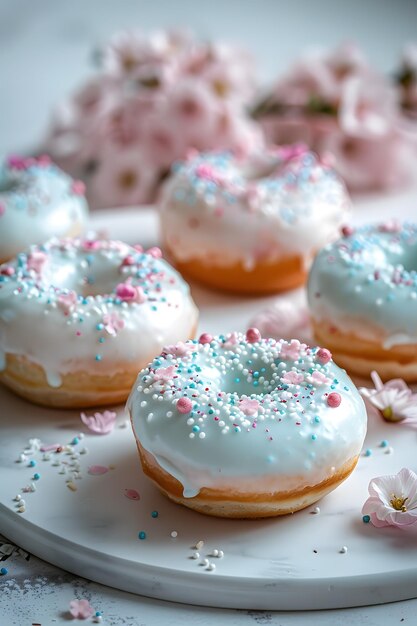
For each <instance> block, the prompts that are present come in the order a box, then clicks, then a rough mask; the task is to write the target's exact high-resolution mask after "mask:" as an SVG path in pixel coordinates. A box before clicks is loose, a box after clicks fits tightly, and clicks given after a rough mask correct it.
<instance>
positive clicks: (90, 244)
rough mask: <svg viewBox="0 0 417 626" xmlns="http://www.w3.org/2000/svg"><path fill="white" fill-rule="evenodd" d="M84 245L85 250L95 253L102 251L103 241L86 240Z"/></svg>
mask: <svg viewBox="0 0 417 626" xmlns="http://www.w3.org/2000/svg"><path fill="white" fill-rule="evenodd" d="M82 245H83V248H84V250H87V251H88V252H89V251H92V252H94V251H95V250H100V248H101V241H99V240H98V239H85V240H84V241H83V243H82Z"/></svg>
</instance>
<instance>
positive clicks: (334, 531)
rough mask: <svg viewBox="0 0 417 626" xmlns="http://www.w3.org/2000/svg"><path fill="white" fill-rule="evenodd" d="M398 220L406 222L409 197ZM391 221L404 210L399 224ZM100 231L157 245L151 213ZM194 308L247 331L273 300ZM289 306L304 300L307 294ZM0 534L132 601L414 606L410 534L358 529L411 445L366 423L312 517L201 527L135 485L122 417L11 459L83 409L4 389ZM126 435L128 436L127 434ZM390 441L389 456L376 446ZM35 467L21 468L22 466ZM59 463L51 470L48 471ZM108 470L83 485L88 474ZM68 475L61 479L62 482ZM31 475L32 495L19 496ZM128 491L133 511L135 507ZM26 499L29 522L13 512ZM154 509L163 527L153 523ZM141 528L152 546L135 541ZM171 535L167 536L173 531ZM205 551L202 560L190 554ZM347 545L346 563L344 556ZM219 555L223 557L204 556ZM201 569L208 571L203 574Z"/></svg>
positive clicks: (209, 297) (106, 220)
mask: <svg viewBox="0 0 417 626" xmlns="http://www.w3.org/2000/svg"><path fill="white" fill-rule="evenodd" d="M391 205H392V206H395V207H398V199H396V198H391V199H389V198H388V200H381V201H380V202H379V201H372V202H371V201H369V200H368V201H367V203H362V205H360V206H359V209H360V212H358V213H357V217H356V221H361V222H363V221H364V213H363V208H364V207H366V206H367V207H368V215H370V217H371V219H372V218H374V219H375V218H376V217H379V218H380V217H381V216H382V215H384V214H385V215H386V216H388V215H389V209H390V206H391ZM402 206H403V211H402V215H403V216H404V217H405V216H407V215H410V207H411V206H412V203H411V196H410V199H409V200H407V198H406V200H405V201H403V203H402ZM397 215H398V213H397ZM93 223H94V227H95V228H97V227H98V228H102V227H103V226H106V227H108V229H109V231H110V234H111V235H112V236H114V237H123V236H126V235H128V234H129V235H130V236H129V237H126V238H127V239H128V240H130V241H133V240H135V241H136V240H137V241H144V243H145V244H146V245H151V244H154V243H156V241H157V236H156V235H157V233H156V224H155V221H154V218H153V216H152V215H151V213H150V212H149V211H143V212H142V213H138V212H137V213H133V212H132V211H120V212H118V213H117V215H115V213H114V212H113V213H105V214H104V213H103V214H96V216H95V217H94V220H93ZM193 294H194V296H195V299H196V302H197V304H198V305H199V307H200V309H201V324H200V327H201V330H205V331H209V332H218V331H230V330H232V329H237V330H243V329H244V328H246V327H247V325H248V321H249V320H250V318H251V317H252V316H253V314H254V313H255V312H256V311H258V310H259V309H260V308H262V307H264V306H265V304H266V303H267V302H268V301H269V300H271V299H268V298H263V299H260V300H259V299H258V300H255V299H242V298H237V297H228V296H221V295H217V294H211V293H209V292H207V291H204V290H202V289H199V288H195V289H194V288H193ZM289 297H295V298H302V294H291V296H289ZM0 407H1V409H0V411H1V416H2V417H1V422H2V426H1V433H0V532H2V533H4V534H5V535H6V536H7V537H9V538H10V539H11V540H12V541H15V542H16V543H18V544H19V545H20V546H22V547H23V548H25V549H26V550H28V551H30V552H32V553H34V554H36V555H38V556H40V557H42V558H44V559H45V560H47V561H49V562H51V563H53V564H56V565H58V566H60V567H62V568H64V569H67V570H69V571H71V572H74V573H76V574H78V575H82V576H85V577H87V578H91V579H92V580H95V581H98V582H101V583H104V584H106V585H110V586H113V587H117V588H120V589H124V590H126V591H131V592H134V593H138V594H142V595H147V596H152V597H155V598H163V599H168V600H176V601H179V602H186V603H191V604H202V605H209V606H217V607H233V608H251V609H318V608H334V607H349V606H357V605H369V604H377V603H382V602H389V601H394V600H402V599H406V598H412V597H415V596H417V531H414V530H413V529H409V530H408V531H401V530H399V529H394V528H388V529H376V528H374V527H373V526H372V525H371V524H364V523H363V521H362V516H361V507H362V504H363V502H364V501H365V499H366V497H367V485H368V482H369V480H370V479H371V478H372V477H373V476H376V475H380V474H386V473H393V472H397V471H398V470H400V469H401V468H402V467H403V466H406V467H411V468H413V469H414V470H415V469H416V468H417V462H416V458H417V455H416V452H417V434H416V432H415V431H413V430H411V429H410V427H406V426H404V425H392V424H386V423H384V422H383V421H382V420H380V418H378V417H377V416H376V415H371V416H370V423H369V431H368V436H367V440H366V443H365V448H369V449H370V450H371V451H372V454H371V455H370V456H362V457H361V458H360V460H359V464H358V467H357V469H356V470H355V472H354V473H353V475H352V476H351V477H350V478H349V479H348V480H347V481H346V482H345V483H344V484H343V485H342V486H341V487H340V488H339V489H337V490H336V491H335V492H333V493H332V494H330V495H329V496H327V497H326V498H325V499H324V500H322V501H321V502H320V503H319V507H320V513H318V514H314V513H312V511H313V509H314V507H310V508H309V509H306V510H305V511H301V512H299V513H297V514H295V515H293V516H288V517H285V518H280V519H275V520H266V521H229V520H220V519H214V518H208V517H204V516H202V515H199V514H197V513H194V512H191V511H189V510H187V509H185V508H182V507H180V506H177V505H174V504H172V503H171V502H169V501H167V500H166V499H165V498H164V497H163V496H161V495H160V494H159V493H158V492H157V490H156V489H155V488H154V487H153V486H152V485H151V484H150V483H149V482H148V480H147V479H146V478H145V477H144V476H143V474H142V472H141V469H140V465H139V460H138V457H137V452H136V448H135V442H134V438H133V435H132V432H131V429H130V426H129V425H128V426H126V425H125V421H126V415H125V413H124V410H123V409H122V408H121V409H120V410H119V411H118V413H119V416H118V423H117V426H116V428H115V430H114V432H113V433H112V434H111V435H108V436H95V435H92V434H88V433H86V434H85V437H84V438H83V439H82V440H80V442H79V443H78V444H76V445H75V446H74V450H75V451H77V450H81V449H83V448H84V447H85V448H87V449H88V452H87V453H86V454H80V455H79V457H78V458H77V459H72V458H71V456H70V455H69V454H67V453H66V452H61V453H58V454H56V453H51V454H50V457H49V459H48V460H42V457H43V455H42V453H41V452H35V453H33V454H31V455H28V456H27V460H26V461H24V462H23V463H22V462H16V460H17V459H19V455H20V454H21V452H22V451H23V450H24V448H25V446H26V445H27V444H28V441H29V439H31V438H39V439H40V440H41V441H42V442H43V443H45V444H54V443H60V444H62V445H67V444H69V443H70V442H71V441H72V440H73V438H74V436H77V435H78V433H79V432H80V431H81V432H83V427H82V424H81V421H80V419H79V413H78V412H71V411H65V412H63V411H61V412H59V411H56V410H48V409H44V408H40V407H36V406H33V405H31V404H29V403H26V402H24V401H23V400H20V399H19V398H17V397H15V396H14V395H12V394H11V393H9V392H8V391H7V390H5V389H1V390H0ZM123 426H124V427H123ZM382 440H387V441H388V442H389V447H390V448H392V452H391V453H390V454H387V453H386V452H387V448H383V447H380V443H381V441H382ZM30 459H33V460H35V461H36V466H35V467H29V466H28V465H29V460H30ZM57 459H58V460H59V461H60V465H59V466H57V465H54V462H55V461H56V460H57ZM73 462H78V463H79V464H80V475H81V478H79V479H77V478H73V483H74V484H75V485H76V487H77V490H76V491H72V490H71V489H69V488H68V487H67V483H66V481H67V480H68V479H69V478H71V477H72V473H71V468H70V464H71V463H73ZM92 465H103V466H106V467H107V468H109V466H112V469H109V471H108V472H107V473H105V474H103V475H90V474H89V473H88V468H89V467H90V466H92ZM62 467H66V474H61V473H60V472H61V471H62ZM34 473H39V475H40V479H39V480H37V481H36V482H35V485H36V491H35V492H33V493H24V492H23V489H24V488H25V487H26V486H28V485H30V483H31V479H32V477H33V475H34ZM126 489H135V490H137V491H138V493H139V494H140V500H139V501H135V500H130V499H128V498H127V497H126V496H125V490H126ZM18 493H19V494H22V496H23V498H24V500H25V502H26V505H25V506H26V511H25V512H24V513H18V512H17V506H18V505H17V504H16V502H15V501H14V497H15V496H16V494H18ZM153 511H157V512H158V516H157V517H152V512H153ZM141 531H144V532H145V533H146V539H143V540H141V539H139V537H138V533H140V532H141ZM173 532H174V534H175V533H177V536H176V537H172V536H171V533H173ZM198 541H204V546H203V547H202V548H201V549H200V550H199V552H200V558H198V559H195V560H194V559H192V558H190V557H191V556H192V555H193V552H194V550H193V549H192V546H194V545H195V544H196V542H198ZM343 546H346V547H347V552H344V553H342V552H341V549H342V547H343ZM215 549H217V550H223V551H224V557H223V558H222V559H218V558H216V557H213V556H210V554H212V552H213V550H215ZM206 558H207V559H208V560H209V562H210V563H213V564H214V565H215V566H216V568H215V569H214V570H213V571H210V570H208V569H207V567H206V566H205V565H203V564H201V562H202V560H203V559H206Z"/></svg>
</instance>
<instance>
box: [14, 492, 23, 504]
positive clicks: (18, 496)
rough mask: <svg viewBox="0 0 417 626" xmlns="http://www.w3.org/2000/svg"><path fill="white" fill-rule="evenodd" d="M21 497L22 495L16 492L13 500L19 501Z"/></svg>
mask: <svg viewBox="0 0 417 626" xmlns="http://www.w3.org/2000/svg"><path fill="white" fill-rule="evenodd" d="M21 499H22V496H21V495H20V493H18V494H17V496H15V502H20V500H21Z"/></svg>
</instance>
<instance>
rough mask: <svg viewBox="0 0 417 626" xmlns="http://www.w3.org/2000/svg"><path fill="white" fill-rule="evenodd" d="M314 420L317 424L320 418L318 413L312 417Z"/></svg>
mask: <svg viewBox="0 0 417 626" xmlns="http://www.w3.org/2000/svg"><path fill="white" fill-rule="evenodd" d="M314 421H315V422H317V424H318V423H319V422H320V418H319V416H318V415H316V417H315V418H314Z"/></svg>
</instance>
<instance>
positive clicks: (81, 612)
mask: <svg viewBox="0 0 417 626" xmlns="http://www.w3.org/2000/svg"><path fill="white" fill-rule="evenodd" d="M69 612H70V613H71V615H72V616H73V617H75V618H76V619H88V618H89V617H91V616H92V615H93V613H94V609H93V607H92V606H91V604H90V603H89V601H88V600H71V602H70V609H69Z"/></svg>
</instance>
